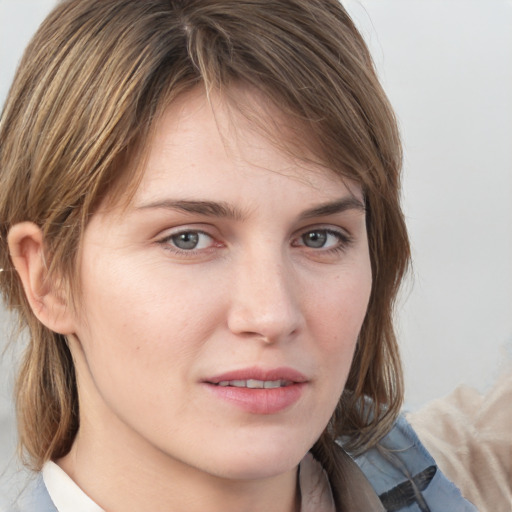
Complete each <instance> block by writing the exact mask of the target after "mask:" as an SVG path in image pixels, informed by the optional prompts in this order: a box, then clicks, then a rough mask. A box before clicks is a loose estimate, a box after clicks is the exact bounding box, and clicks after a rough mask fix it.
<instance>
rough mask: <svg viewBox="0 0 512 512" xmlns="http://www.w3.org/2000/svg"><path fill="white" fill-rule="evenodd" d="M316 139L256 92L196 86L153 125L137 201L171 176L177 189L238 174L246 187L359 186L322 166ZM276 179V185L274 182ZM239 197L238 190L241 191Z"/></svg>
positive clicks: (239, 179) (242, 89) (144, 149)
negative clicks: (259, 183)
mask: <svg viewBox="0 0 512 512" xmlns="http://www.w3.org/2000/svg"><path fill="white" fill-rule="evenodd" d="M313 139H314V134H311V133H310V132H309V131H308V130H307V129H306V127H305V125H304V124H303V123H300V122H299V121H298V120H297V119H294V118H292V117H291V116H290V115H286V114H284V113H283V111H282V110H280V109H279V108H277V107H276V106H275V105H274V104H272V103H271V102H270V101H269V100H268V99H267V98H266V97H265V96H263V95H262V94H261V93H259V92H258V91H255V90H250V89H248V88H238V89H232V90H230V91H229V94H220V93H212V94H210V95H209V96H207V95H206V94H205V92H204V90H203V89H201V88H196V89H193V90H192V91H189V92H187V93H185V94H182V95H181V96H180V97H178V98H177V99H176V100H175V101H174V102H172V103H171V104H170V105H169V106H168V107H167V108H166V109H165V110H163V111H162V113H161V115H160V116H159V117H158V118H157V119H156V121H155V123H154V126H153V130H152V135H151V137H150V138H149V140H148V141H147V144H146V146H145V147H144V148H143V151H144V153H145V159H144V166H143V176H142V180H141V184H140V188H139V190H138V191H137V195H141V194H144V193H147V192H148V189H150V188H154V189H158V184H159V182H162V181H163V180H165V181H167V180H168V178H169V174H172V177H173V180H174V182H175V187H176V189H178V190H179V188H180V184H181V183H184V182H189V181H190V175H191V174H193V175H194V176H195V177H196V178H197V182H196V185H197V186H198V187H199V186H200V184H201V182H208V181H212V180H213V181H215V180H217V179H219V175H220V174H224V175H226V176H228V175H230V174H231V175H235V176H236V178H237V181H238V182H239V183H241V182H242V183H246V186H247V187H250V186H251V182H252V181H253V180H254V179H256V178H257V179H260V178H261V174H264V175H265V176H266V180H268V183H269V186H271V184H272V183H273V182H276V183H277V182H279V183H281V184H282V183H283V180H282V178H283V177H286V178H287V179H289V180H293V181H299V182H301V183H302V184H303V185H306V186H309V187H311V188H316V187H319V186H320V187H321V188H322V189H326V188H331V187H335V188H336V187H339V186H340V184H344V185H346V186H347V187H348V188H349V189H351V190H352V189H353V190H354V192H357V191H358V190H359V187H358V186H357V185H356V184H355V183H354V182H353V181H350V180H346V179H344V180H342V178H341V176H340V174H338V173H335V172H334V171H333V170H331V169H329V168H327V167H326V166H325V165H324V164H323V163H322V162H321V159H320V158H319V157H318V155H317V154H316V153H315V152H314V151H313V149H312V146H314V141H313ZM278 178H279V179H278ZM241 192H242V191H241Z"/></svg>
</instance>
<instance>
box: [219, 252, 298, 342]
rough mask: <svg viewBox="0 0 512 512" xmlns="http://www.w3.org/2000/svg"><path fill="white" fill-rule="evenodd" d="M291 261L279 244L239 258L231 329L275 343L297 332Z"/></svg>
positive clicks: (294, 288)
mask: <svg viewBox="0 0 512 512" xmlns="http://www.w3.org/2000/svg"><path fill="white" fill-rule="evenodd" d="M290 263H291V262H289V261H288V260H287V256H286V255H285V254H284V252H283V251H282V250H280V248H278V247H273V248H266V249H265V250H261V247H260V250H253V251H250V252H247V253H246V254H244V256H243V257H241V258H240V260H239V261H238V262H237V269H236V272H235V276H236V277H235V280H236V282H235V283H233V295H232V301H231V310H230V315H229V319H228V323H229V327H230V329H231V330H232V331H233V332H235V333H237V334H245V335H249V334H250V335H254V336H259V337H261V338H263V339H265V340H266V341H267V342H275V341H278V340H280V339H284V338H286V337H288V336H290V335H292V334H293V333H295V332H296V331H297V329H298V328H299V327H300V324H301V318H302V315H301V311H300V307H299V303H298V300H297V296H296V293H295V290H296V280H295V279H294V277H295V276H294V275H293V274H294V273H293V269H292V267H291V265H290Z"/></svg>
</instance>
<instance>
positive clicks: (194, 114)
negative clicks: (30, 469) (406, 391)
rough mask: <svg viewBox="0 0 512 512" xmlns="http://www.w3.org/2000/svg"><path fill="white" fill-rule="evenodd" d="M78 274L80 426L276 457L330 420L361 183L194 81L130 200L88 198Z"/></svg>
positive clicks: (357, 287) (361, 265)
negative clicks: (284, 144) (299, 150)
mask: <svg viewBox="0 0 512 512" xmlns="http://www.w3.org/2000/svg"><path fill="white" fill-rule="evenodd" d="M259 100H260V101H261V99H260V98H258V97H254V100H253V102H254V108H258V107H257V102H258V101H259ZM248 101H251V100H248ZM212 105H213V110H212ZM272 114H273V116H274V117H273V120H274V122H275V120H276V119H279V117H280V115H279V113H278V112H272ZM80 275H81V287H82V297H81V311H80V315H77V316H76V318H75V320H74V325H75V328H74V331H75V332H74V340H75V342H74V343H75V344H74V345H73V347H74V348H73V350H75V353H74V357H75V361H76V365H77V374H78V382H79V390H80V391H79V392H80V400H81V402H80V403H81V414H82V416H84V417H85V419H82V425H86V422H87V421H89V422H93V423H94V422H96V423H100V424H101V429H96V432H102V434H97V435H98V436H103V435H105V436H108V431H109V429H112V430H113V431H114V432H115V435H112V437H111V439H110V441H109V442H110V443H114V444H115V443H116V442H119V443H120V442H121V439H123V441H122V442H123V443H124V446H127V443H129V444H128V446H130V445H131V446H137V447H138V448H137V450H138V451H139V452H141V451H145V452H144V453H147V454H148V457H149V456H150V454H151V453H158V454H160V455H159V456H162V454H163V456H164V457H165V458H166V460H167V461H168V462H169V463H170V464H175V465H176V466H177V467H178V466H179V465H182V466H183V465H184V466H186V467H187V468H189V469H190V468H192V470H194V471H199V472H202V473H208V474H213V475H217V476H221V477H224V478H260V477H268V476H271V475H273V474H278V473H283V472H285V471H289V470H291V469H292V468H294V467H295V466H296V465H297V464H298V462H299V461H300V460H301V458H302V457H303V456H304V455H305V454H306V452H307V451H308V450H309V449H310V448H311V446H312V445H313V444H314V442H315V441H316V440H317V438H318V437H319V436H320V434H321V433H322V431H323V429H324V428H325V426H326V424H327V423H328V421H329V418H330V416H331V414H332V412H333V410H334V408H335V406H336V403H337V402H338V399H339V397H340V394H341V392H342V390H343V387H344V384H345V381H346V378H347V374H348V371H349V368H350V364H351V361H352V357H353V352H354V347H355V344H356V340H357V336H358V332H359V330H360V327H361V324H362V321H363V318H364V315H365V312H366V308H367V303H368V299H369V294H370V287H371V270H370V261H369V254H368V243H367V237H366V228H365V213H364V207H363V198H362V194H361V191H360V189H359V188H358V187H357V186H356V185H355V184H353V183H345V184H344V183H343V182H342V181H341V180H340V178H339V177H337V176H335V175H334V174H332V173H331V172H330V171H328V170H326V169H323V168H320V167H317V166H315V165H313V164H309V163H304V161H300V160H296V159H293V158H291V157H290V156H289V155H288V154H287V153H285V152H283V151H282V150H280V149H278V148H277V147H276V145H274V144H272V143H271V141H269V138H268V137H267V136H264V135H262V134H261V133H260V132H258V131H257V130H253V129H251V126H250V124H249V122H248V121H247V120H246V119H245V118H244V117H243V116H241V115H239V114H237V113H236V112H234V111H233V109H231V110H230V109H229V108H228V107H227V106H226V105H225V104H223V102H222V100H221V99H220V98H217V99H216V98H213V99H212V104H209V103H208V101H207V99H206V98H205V96H204V94H202V93H201V92H199V91H194V92H191V93H189V94H187V95H184V96H182V97H181V98H180V99H179V100H177V101H175V102H174V103H173V104H172V106H171V107H170V108H169V109H168V110H167V111H166V112H165V113H164V115H163V116H162V117H161V119H160V120H159V121H158V122H157V125H156V130H155V134H154V136H153V138H152V139H151V141H150V146H149V156H148V159H147V161H146V163H145V172H144V175H143V179H142V182H141V184H140V187H139V189H138V191H137V192H136V194H135V197H134V199H133V201H132V203H131V204H130V205H129V206H128V208H126V207H121V206H120V207H116V206H112V205H110V206H109V207H108V208H107V207H106V206H103V207H101V208H100V209H99V211H98V212H97V213H95V214H94V215H93V217H92V219H91V221H90V224H89V225H88V227H87V229H86V231H85V235H84V240H83V246H82V250H81V254H80ZM76 346H78V347H79V349H77V348H76ZM113 425H115V428H114V427H113ZM78 439H80V437H79V438H78ZM118 440H119V441H118Z"/></svg>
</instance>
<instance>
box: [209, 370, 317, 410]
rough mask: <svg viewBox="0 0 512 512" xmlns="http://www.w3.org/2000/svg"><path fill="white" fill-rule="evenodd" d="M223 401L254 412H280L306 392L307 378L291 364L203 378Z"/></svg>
mask: <svg viewBox="0 0 512 512" xmlns="http://www.w3.org/2000/svg"><path fill="white" fill-rule="evenodd" d="M203 384H204V385H205V386H206V388H207V389H208V390H209V391H210V392H211V393H213V395H214V396H216V397H217V398H219V399H220V400H222V401H223V402H224V403H226V402H227V403H228V405H230V406H233V407H235V408H236V409H238V410H242V411H244V412H248V413H251V414H264V415H269V414H277V413H279V412H282V411H284V410H286V409H288V408H290V407H291V406H293V405H294V404H295V403H297V402H298V401H299V400H300V398H301V397H302V395H303V392H304V390H305V388H306V387H307V384H308V379H307V377H305V376H304V375H303V374H302V373H300V372H298V371H297V370H294V369H292V368H287V367H286V368H285V367H283V368H276V369H273V370H262V369H259V368H248V369H244V370H237V371H234V372H228V373H224V374H222V375H218V376H215V377H212V378H209V379H206V380H205V381H203Z"/></svg>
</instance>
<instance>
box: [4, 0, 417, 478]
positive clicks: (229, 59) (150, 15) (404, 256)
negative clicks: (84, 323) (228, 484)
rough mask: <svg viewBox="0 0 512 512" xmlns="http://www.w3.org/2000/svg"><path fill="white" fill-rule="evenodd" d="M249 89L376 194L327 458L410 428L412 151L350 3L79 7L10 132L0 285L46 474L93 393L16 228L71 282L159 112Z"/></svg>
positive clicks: (39, 69)
mask: <svg viewBox="0 0 512 512" xmlns="http://www.w3.org/2000/svg"><path fill="white" fill-rule="evenodd" d="M235 82H236V83H242V84H246V85H249V86H251V87H254V88H256V89H257V90H259V91H261V92H262V93H263V94H264V95H265V96H266V97H267V98H268V99H269V100H271V101H272V102H273V103H275V104H276V105H278V106H279V107H280V108H281V109H282V110H283V111H284V112H285V113H286V114H287V115H289V116H292V117H293V118H295V119H299V120H300V122H301V123H303V124H304V125H305V126H306V129H307V131H308V135H309V134H310V135H311V137H310V142H311V149H312V150H313V152H314V154H315V155H316V157H317V158H318V159H319V160H320V161H321V162H322V163H323V164H324V165H326V166H327V167H329V168H330V169H332V170H333V171H335V172H336V173H338V175H340V176H341V177H343V178H350V179H353V180H355V181H356V182H358V183H360V184H361V186H362V188H363V191H364V194H365V200H366V206H367V230H368V239H369V246H370V257H371V264H372V272H373V288H372V292H371V297H370V303H369V306H368V312H367V315H366V318H365V320H364V323H363V326H362V330H361V333H360V336H359V341H358V345H357V349H356V354H355V358H354V361H353V364H352V368H351V371H350V375H349V378H348V381H347V385H346V389H345V391H344V393H343V395H342V397H341V400H340V403H339V406H338V407H337V409H336V411H335V414H334V416H333V420H332V422H331V424H330V425H329V426H328V428H327V429H326V431H325V432H324V434H323V435H322V437H321V438H320V440H319V441H318V442H317V444H316V445H315V447H314V449H313V451H314V453H316V455H317V456H318V457H319V458H321V459H322V462H323V463H324V464H325V465H326V467H327V469H328V470H329V471H331V468H332V467H333V464H334V465H335V461H334V462H333V461H332V460H331V459H330V457H331V456H330V455H329V446H331V445H332V440H333V438H335V437H338V436H346V438H345V439H346V447H347V448H348V449H350V450H354V451H356V452H357V451H362V450H364V449H366V448H368V447H369V446H371V445H372V444H373V443H375V442H376V441H377V440H378V439H379V438H380V437H382V435H384V434H385V433H386V432H387V431H388V430H389V428H390V426H391V425H392V423H393V421H394V419H395V418H396V415H397V414H398V411H399V409H400V407H401V403H402V372H401V367H400V360H399V356H398V349H397V344H396V339H395V335H394V331H393V325H392V309H393V301H394V299H395V296H396V293H397V290H398V287H399V285H400V282H401V279H402V277H403V274H404V272H405V271H406V268H407V265H408V261H409V245H408V238H407V233H406V229H405V224H404V219H403V215H402V212H401V209H400V203H399V193H400V168H401V146H400V140H399V135H398V130H397V126H396V121H395V118H394V115H393V112H392V110H391V108H390V106H389V103H388V101H387V98H386V96H385V94H384V92H383V90H382V88H381V86H380V84H379V82H378V79H377V77H376V73H375V70H374V67H373V64H372V61H371V57H370V55H369V52H368V49H367V47H366V45H365V43H364V41H363V40H362V38H361V36H360V34H359V33H358V31H357V29H356V28H355V26H354V24H353V22H352V20H351V19H350V18H349V16H348V15H347V13H346V12H345V10H344V9H343V7H342V6H341V5H340V4H339V2H338V0H232V1H230V0H210V1H208V0H144V1H143V2H141V1H139V0H69V1H64V2H62V3H60V4H59V5H58V6H57V7H56V9H55V10H54V11H53V12H52V13H51V14H50V15H49V17H48V18H47V19H46V20H45V21H44V22H43V24H42V25H41V27H40V28H39V30H38V32H37V33H36V35H35V36H34V38H33V40H32V42H31V43H30V45H29V46H28V48H27V49H26V52H25V55H24V57H23V59H22V62H21V64H20V67H19V69H18V72H17V75H16V78H15V80H14V83H13V85H12V88H11V91H10V94H9V97H8V100H7V102H6V105H5V108H4V111H3V114H2V118H1V126H0V244H1V245H0V268H3V269H4V271H3V272H0V286H1V290H2V293H3V296H4V298H5V302H6V304H7V305H8V307H10V308H12V309H15V310H17V311H18V313H19V317H20V321H21V324H22V325H23V326H26V327H28V330H29V337H30V339H29V343H28V347H27V350H26V353H25V357H24V360H23V363H22V366H21V369H20V373H19V377H18V381H17V390H16V393H17V412H18V422H19V432H20V442H21V446H22V447H23V448H24V450H25V451H26V453H27V454H28V455H29V458H30V459H31V461H32V465H33V467H35V468H40V467H41V465H42V463H43V462H44V461H46V460H48V459H50V458H58V457H61V456H63V455H64V454H66V453H67V451H68V450H69V449H70V447H71V444H72V442H73V439H74V436H75V434H76V432H77V429H78V398H77V391H76V383H75V376H74V369H73V362H72V359H71V355H70V352H69V350H68V347H67V344H66V339H65V338H64V337H63V336H62V335H59V334H56V333H54V332H52V331H50V330H48V329H47V328H46V327H44V326H43V325H41V324H40V323H39V322H38V321H37V319H36V318H35V316H34V315H33V313H32V311H31V309H30V307H29V305H28V302H27V300H26V298H25V295H24V292H23V289H22V286H21V283H20V281H19V279H18V277H17V275H16V273H15V271H14V270H13V265H12V262H11V261H10V258H9V256H8V249H7V242H6V238H7V233H8V231H9V229H10V227H11V226H13V225H14V224H15V223H18V222H21V221H25V220H29V221H32V222H34V223H36V224H37V225H38V226H40V228H41V229H42V231H43V234H44V240H45V244H46V245H45V248H46V253H47V255H48V271H49V274H50V275H52V274H53V275H56V274H58V275H59V276H61V277H64V278H65V279H66V280H67V281H68V282H69V283H70V284H71V286H72V285H73V283H76V275H75V271H76V268H75V267H76V257H77V253H78V248H79V245H80V240H81V236H82V234H83V231H84V229H85V226H86V225H87V221H88V219H89V217H90V215H91V214H92V213H93V212H94V209H95V207H96V205H97V204H98V202H99V201H100V200H101V199H102V198H103V197H104V195H105V194H106V193H107V192H108V191H110V190H111V189H112V186H113V184H115V183H116V182H117V181H118V180H119V176H121V175H122V173H126V171H125V167H126V166H124V165H123V161H125V159H126V155H127V154H128V152H130V151H133V150H134V148H135V147H141V146H143V145H144V141H145V140H147V137H148V134H149V132H150V129H151V127H152V125H153V124H154V123H153V121H154V119H155V117H156V115H157V114H158V112H161V111H162V109H163V108H164V107H165V105H166V104H168V103H169V102H170V101H172V99H173V98H175V97H176V96H177V95H178V94H180V93H181V92H183V91H185V90H188V89H190V88H192V87H194V86H195V85H197V84H204V85H206V87H207V89H212V88H220V87H222V88H223V89H224V90H227V88H228V86H229V85H230V84H232V83H235ZM131 181H132V182H134V180H131ZM331 458H332V457H331Z"/></svg>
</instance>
